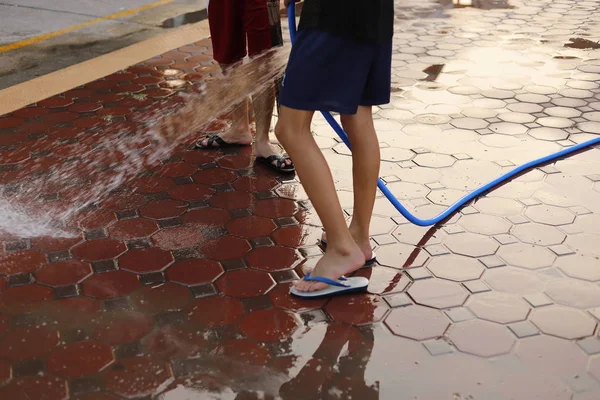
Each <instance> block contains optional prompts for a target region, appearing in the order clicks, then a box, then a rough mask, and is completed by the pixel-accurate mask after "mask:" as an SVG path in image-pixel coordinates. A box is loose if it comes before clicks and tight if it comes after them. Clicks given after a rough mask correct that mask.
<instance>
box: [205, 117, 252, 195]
mask: <svg viewBox="0 0 600 400" xmlns="http://www.w3.org/2000/svg"><path fill="white" fill-rule="evenodd" d="M211 128H213V129H211ZM225 128H227V124H226V123H221V124H219V125H217V126H209V127H208V129H211V130H210V131H209V132H219V131H220V130H222V129H225ZM253 163H254V161H253V159H252V156H251V154H244V153H242V154H228V155H226V156H224V157H222V158H220V159H219V160H218V161H217V164H218V165H219V167H221V168H231V169H243V168H251V167H252V165H253ZM240 179H241V180H242V181H246V180H247V179H242V178H240ZM242 190H243V189H242Z"/></svg>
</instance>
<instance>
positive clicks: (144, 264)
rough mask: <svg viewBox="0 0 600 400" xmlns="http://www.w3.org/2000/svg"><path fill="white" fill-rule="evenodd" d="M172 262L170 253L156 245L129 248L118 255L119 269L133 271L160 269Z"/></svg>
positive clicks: (144, 271) (143, 271)
mask: <svg viewBox="0 0 600 400" xmlns="http://www.w3.org/2000/svg"><path fill="white" fill-rule="evenodd" d="M172 262H173V256H172V255H171V253H170V252H169V251H166V250H163V249H160V248H158V247H148V248H145V249H134V250H129V251H128V252H127V253H125V254H123V255H122V256H121V257H119V266H120V267H121V269H124V270H127V271H131V272H135V273H146V272H155V271H162V270H164V269H165V268H167V267H168V266H169V265H170V264H171V263H172Z"/></svg>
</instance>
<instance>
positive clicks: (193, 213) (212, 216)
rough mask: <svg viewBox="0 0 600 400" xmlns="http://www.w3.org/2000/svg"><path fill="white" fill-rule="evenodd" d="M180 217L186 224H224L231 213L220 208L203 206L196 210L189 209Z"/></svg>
mask: <svg viewBox="0 0 600 400" xmlns="http://www.w3.org/2000/svg"><path fill="white" fill-rule="evenodd" d="M182 219H183V222H184V223H186V224H200V225H209V226H225V224H226V223H227V222H228V221H229V220H230V219H231V215H230V214H229V212H227V211H225V210H222V209H220V208H212V207H204V208H200V209H197V210H190V211H189V212H187V213H185V215H184V216H183V218H182Z"/></svg>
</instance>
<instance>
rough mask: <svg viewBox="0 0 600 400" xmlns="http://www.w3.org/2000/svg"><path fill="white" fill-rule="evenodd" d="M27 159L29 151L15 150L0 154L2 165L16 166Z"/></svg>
mask: <svg viewBox="0 0 600 400" xmlns="http://www.w3.org/2000/svg"><path fill="white" fill-rule="evenodd" d="M27 159H29V150H15V151H4V152H2V158H1V159H0V162H2V164H16V163H20V162H23V161H25V160H27Z"/></svg>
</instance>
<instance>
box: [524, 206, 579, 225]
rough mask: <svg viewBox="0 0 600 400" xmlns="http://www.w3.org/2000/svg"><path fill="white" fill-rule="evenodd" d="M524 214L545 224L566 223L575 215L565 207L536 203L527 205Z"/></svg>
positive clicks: (570, 221) (571, 220)
mask: <svg viewBox="0 0 600 400" xmlns="http://www.w3.org/2000/svg"><path fill="white" fill-rule="evenodd" d="M525 215H526V216H527V217H529V219H531V220H532V221H534V222H539V223H541V224H546V225H555V226H558V225H566V224H570V223H572V222H573V221H574V220H575V215H574V214H573V213H571V212H570V211H569V210H567V209H565V208H560V207H555V206H547V205H537V206H531V207H527V210H525Z"/></svg>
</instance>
